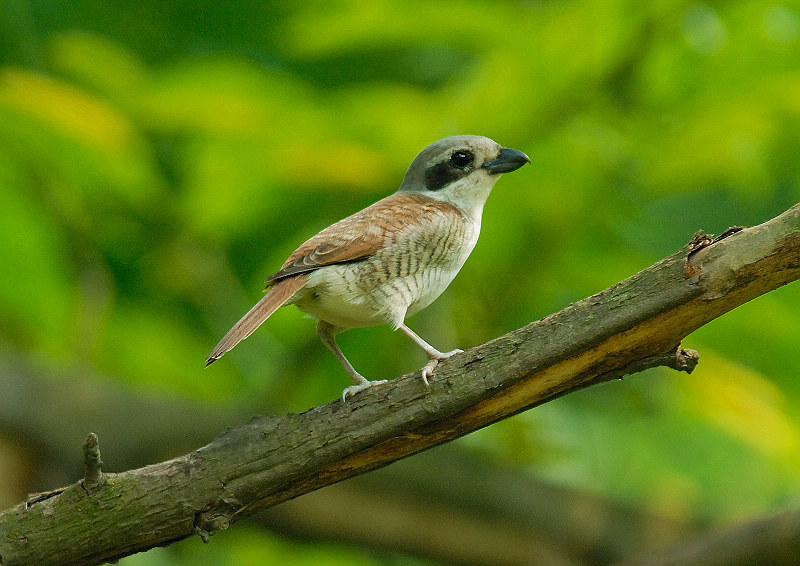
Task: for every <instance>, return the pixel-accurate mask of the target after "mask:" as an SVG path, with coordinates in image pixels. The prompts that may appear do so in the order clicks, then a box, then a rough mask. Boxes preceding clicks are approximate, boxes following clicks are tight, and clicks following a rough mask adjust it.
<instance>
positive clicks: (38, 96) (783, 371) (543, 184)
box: [0, 0, 800, 565]
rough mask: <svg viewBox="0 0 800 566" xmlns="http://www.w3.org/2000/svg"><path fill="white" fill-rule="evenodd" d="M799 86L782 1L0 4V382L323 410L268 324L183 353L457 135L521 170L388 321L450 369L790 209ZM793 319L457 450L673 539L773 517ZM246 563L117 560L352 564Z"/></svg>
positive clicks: (788, 463) (772, 304)
mask: <svg viewBox="0 0 800 566" xmlns="http://www.w3.org/2000/svg"><path fill="white" fill-rule="evenodd" d="M799 63H800V6H798V4H797V3H796V2H774V1H770V0H750V1H740V2H707V3H702V2H690V1H682V0H661V1H658V2H638V1H633V0H602V1H598V2H591V1H588V0H585V1H577V0H552V1H544V0H529V1H527V2H510V1H509V2H477V1H473V2H469V1H468V2H460V3H442V2H417V1H412V2H399V1H391V0H370V1H368V2H367V1H363V0H350V1H344V0H343V1H334V2H322V1H311V2H298V3H293V4H289V3H282V2H255V1H252V0H249V1H244V2H236V3H234V2H225V1H221V2H187V1H183V0H178V1H174V2H169V3H164V2H152V1H148V0H145V1H142V0H138V1H136V2H132V1H127V0H122V1H117V2H103V1H95V2H88V1H80V0H79V1H72V2H64V1H61V2H58V1H57V2H51V1H46V0H32V1H24V0H3V1H2V2H0V231H1V232H0V234H1V235H2V237H0V356H2V357H3V358H4V359H6V360H12V361H15V363H17V362H20V361H22V362H24V363H25V364H28V365H31V366H33V367H36V368H38V371H40V372H41V373H43V374H45V375H49V376H50V379H53V380H58V379H60V376H61V375H63V374H65V373H71V374H75V373H78V374H80V373H86V374H87V375H91V376H94V377H93V379H100V380H103V379H107V380H119V381H120V382H124V383H126V384H128V385H129V386H130V390H131V395H142V396H157V397H162V398H166V399H171V398H174V399H176V400H180V399H182V398H190V399H193V400H199V401H201V402H203V403H206V404H208V405H210V406H219V407H220V408H223V407H229V406H235V405H237V404H240V405H246V406H248V407H252V408H253V410H254V411H259V412H269V413H273V414H282V413H285V412H287V411H300V410H304V409H306V408H308V407H310V406H314V405H317V404H321V403H324V402H327V401H330V400H332V399H334V398H335V397H336V396H337V395H338V394H339V392H340V391H341V389H342V388H343V387H344V386H345V385H347V379H346V375H345V374H344V372H343V371H341V368H340V367H339V366H338V364H337V362H336V361H335V360H334V358H333V357H332V356H330V354H329V353H328V352H327V351H326V350H324V348H323V347H322V346H321V345H320V344H319V343H318V342H317V340H316V337H315V333H314V329H313V323H312V322H311V321H309V320H308V319H305V318H303V317H302V316H301V314H300V313H299V312H298V311H296V310H294V309H293V308H288V309H281V311H279V312H278V313H277V314H276V315H275V316H274V317H273V318H272V319H271V320H270V321H269V322H268V323H267V324H266V325H265V327H264V328H262V329H261V330H259V331H258V332H257V333H256V334H254V335H253V336H252V337H251V338H250V339H249V340H247V341H246V342H245V343H243V344H242V345H240V346H239V347H238V348H237V349H236V350H234V351H233V352H232V353H231V354H229V355H227V356H226V357H225V358H223V360H221V361H219V362H218V363H217V364H215V365H214V366H212V367H211V368H209V369H207V370H204V369H203V360H204V357H205V355H206V354H207V353H208V351H209V350H210V349H211V347H212V346H213V345H214V344H215V343H216V341H217V340H218V339H219V337H220V336H221V335H222V334H223V333H224V332H225V331H227V329H228V328H229V327H230V325H231V324H233V323H234V322H235V321H236V320H238V318H239V316H240V315H241V314H243V313H244V312H245V311H246V310H247V309H248V308H249V307H250V306H251V304H253V303H254V302H255V301H256V300H257V299H258V298H259V297H260V289H261V287H262V285H263V278H264V277H265V276H266V275H267V274H269V273H271V272H272V271H274V270H275V269H276V268H277V266H279V265H280V263H281V262H282V260H283V259H284V258H285V257H286V255H287V254H288V253H289V252H291V251H292V250H293V249H294V247H295V246H296V245H298V244H299V243H300V242H302V241H303V240H304V239H305V238H307V237H308V236H310V235H312V234H313V233H315V232H316V231H317V230H319V229H321V228H323V227H324V226H326V225H328V224H329V223H331V222H333V221H335V220H338V219H339V218H341V217H343V216H345V215H347V214H350V213H352V212H354V211H356V210H358V209H359V208H361V207H363V206H365V205H367V204H369V203H371V202H373V201H375V200H377V199H378V198H380V197H382V196H384V195H386V194H388V193H390V192H392V191H394V189H395V188H396V187H397V186H398V184H399V181H400V179H401V178H402V175H403V174H404V172H405V168H406V167H407V165H408V163H410V161H411V159H412V158H413V157H414V155H415V154H416V153H417V152H418V151H419V150H420V149H422V148H423V147H424V146H425V145H427V144H428V143H430V142H432V141H434V140H436V139H439V138H441V137H444V136H447V135H453V134H458V133H476V134H483V135H487V136H489V137H492V138H494V139H495V140H497V141H498V142H500V143H501V144H503V145H506V146H510V147H515V148H518V149H521V150H523V151H525V152H526V153H528V154H529V155H530V156H531V159H532V166H530V167H526V168H524V169H522V170H520V171H519V172H516V173H513V174H511V175H507V176H505V177H504V178H503V179H502V180H501V181H500V182H499V184H498V185H497V187H496V188H495V191H494V193H493V195H492V197H491V198H490V200H489V203H488V205H487V208H486V210H485V214H484V224H483V234H482V236H481V241H480V242H479V244H478V247H477V249H476V250H475V252H474V253H473V255H472V257H471V259H470V260H469V261H468V263H467V265H466V266H465V268H464V269H463V270H462V272H461V274H460V276H459V277H458V278H457V279H456V281H455V282H454V283H453V284H452V286H451V288H450V289H449V290H448V291H447V293H446V294H445V295H444V296H443V297H441V298H440V299H439V301H437V302H436V303H435V304H434V305H433V306H431V307H430V308H429V309H427V310H426V311H424V312H423V313H421V314H419V315H417V316H416V317H414V318H413V319H412V320H411V325H412V326H413V327H414V328H415V329H416V330H417V331H418V332H419V333H420V334H421V335H423V336H425V337H427V338H428V339H429V340H430V341H431V342H432V343H433V344H435V345H436V346H437V347H439V348H440V349H451V348H454V347H459V346H460V347H469V346H472V345H475V344H479V343H481V342H483V341H486V340H488V339H490V338H492V337H495V336H497V335H499V334H501V333H504V332H507V331H509V330H511V329H514V328H517V327H519V326H522V325H524V324H525V323H527V322H529V321H531V320H535V319H537V318H540V317H542V316H544V315H547V314H549V313H551V312H554V311H556V310H559V309H560V308H562V307H564V306H566V305H567V304H569V303H570V302H571V301H575V300H578V299H581V298H583V297H585V296H587V295H589V294H592V293H594V292H596V291H599V290H601V289H603V288H605V287H607V286H609V285H612V284H613V283H615V282H617V281H619V280H621V279H623V278H625V277H627V276H629V275H631V274H633V273H635V272H636V271H638V270H640V269H642V268H644V267H646V266H647V265H649V264H651V263H652V262H654V261H656V260H658V259H660V258H661V257H663V256H665V255H667V254H669V253H671V252H673V251H675V250H676V249H679V248H681V247H682V246H683V245H684V244H685V243H687V242H688V241H689V239H690V238H691V237H692V235H693V234H694V232H695V231H696V230H698V229H704V230H706V231H707V232H712V233H719V232H721V231H723V230H724V229H725V228H727V227H728V226H731V225H749V224H757V223H760V222H762V221H765V220H767V219H769V218H771V217H773V216H775V215H776V214H778V213H780V212H782V211H783V210H785V209H786V208H788V207H789V206H791V205H792V204H794V203H796V202H798V201H799V200H800V165H798V164H800V160H799V159H798V147H800V65H799ZM799 315H800V287H798V285H796V284H795V285H791V286H789V287H787V288H784V289H781V290H779V291H777V292H775V293H772V294H770V295H769V296H766V297H763V298H760V299H758V300H757V301H754V302H752V303H751V304H748V305H745V306H744V307H742V308H740V309H737V310H736V311H735V312H733V313H730V314H729V315H726V316H724V317H723V318H721V319H719V320H717V321H715V322H714V323H712V324H709V325H708V326H706V327H704V328H703V329H701V330H699V331H698V332H696V333H695V334H694V335H692V336H691V337H689V339H688V340H687V341H686V342H685V346H687V347H691V348H695V349H698V350H699V351H700V353H701V364H700V366H699V367H698V369H697V370H696V372H695V373H694V374H693V375H692V376H686V375H677V374H675V373H673V372H666V371H664V372H662V371H651V372H648V373H646V374H643V375H638V376H635V377H633V378H631V379H628V380H626V381H624V382H622V383H612V384H607V385H604V386H602V387H595V388H592V389H589V390H587V391H584V392H581V393H578V394H574V395H570V396H568V397H566V398H563V399H560V400H558V401H557V402H554V403H550V404H548V405H546V406H543V407H540V408H537V409H535V410H533V411H530V412H528V413H526V414H523V415H520V416H517V417H515V418H513V419H511V420H509V421H507V422H503V423H500V424H498V425H495V426H493V427H490V428H489V429H487V430H484V431H481V432H479V433H477V434H474V435H472V436H470V437H469V438H466V439H464V440H463V441H461V445H462V447H463V448H464V449H466V450H472V451H475V452H478V453H481V454H484V455H485V456H486V457H487V458H493V459H495V460H496V461H497V462H498V463H504V464H506V465H514V466H520V467H523V468H524V469H526V470H528V471H529V473H531V474H534V475H537V476H539V477H544V478H549V479H550V480H551V481H553V482H556V483H559V484H563V485H567V486H574V487H579V488H581V489H586V490H589V491H594V492H597V493H600V494H604V495H606V496H608V497H610V498H613V499H619V500H623V501H628V502H632V503H634V504H635V505H637V506H640V507H643V508H647V509H650V510H653V511H654V512H657V513H662V514H665V515H668V516H671V517H676V518H679V519H682V520H688V521H704V522H709V523H718V522H723V521H728V520H733V519H737V518H741V517H746V516H750V515H753V514H758V513H762V512H766V511H768V510H774V509H780V508H784V507H788V506H791V505H792V503H793V502H794V503H796V501H797V495H798V493H800V414H799V413H798V409H797V406H798V400H800V381H798V379H797V378H798V366H799V365H800V325H799V324H798V316H799ZM340 343H341V344H342V347H343V349H344V351H345V352H346V353H347V354H348V356H349V357H350V359H351V360H352V361H353V363H354V365H355V366H356V367H357V368H359V369H360V370H361V371H362V373H364V374H365V375H366V376H368V377H370V378H374V379H377V378H390V377H393V376H395V375H399V374H401V373H404V372H407V371H412V370H414V369H416V368H417V367H419V366H421V365H422V362H423V357H422V354H421V353H420V352H419V351H418V350H417V349H416V348H415V347H414V346H413V345H412V344H411V343H410V342H409V341H408V340H407V339H406V338H405V337H403V336H401V335H399V334H394V333H392V332H391V331H390V330H389V329H387V328H376V329H366V330H355V331H351V332H349V333H347V334H344V335H343V336H342V337H341V341H340ZM97 376H102V377H97ZM2 387H3V386H2V377H0V395H2V394H3V393H2ZM75 410H76V411H82V410H87V409H86V408H82V407H76V408H75ZM142 418H146V416H145V415H143V416H142ZM230 424H231V425H234V424H237V423H235V422H232V423H230ZM1 426H2V415H0V427H1ZM131 427H132V428H133V429H134V430H135V428H136V423H131ZM87 432H88V431H87ZM0 433H2V428H0ZM81 440H82V439H76V440H75V443H76V446H78V445H79V443H80V442H81ZM101 440H102V439H101ZM205 440H208V439H205ZM2 459H3V456H0V460H2ZM106 459H109V458H106ZM143 463H145V462H143ZM112 469H113V468H112ZM53 487H56V486H54V485H48V486H30V485H19V486H14V488H13V489H12V490H11V495H8V494H5V495H6V496H7V497H9V498H10V499H9V500H8V501H7V502H6V503H7V504H11V503H13V502H14V501H15V500H16V499H20V498H21V497H22V495H21V494H23V495H24V493H25V490H29V489H37V488H38V489H48V488H53ZM15 490H16V491H15ZM265 536H267V535H264V534H259V533H256V532H250V531H249V530H247V529H244V528H243V529H242V530H241V531H240V532H237V533H235V534H231V535H230V537H229V538H228V539H226V541H222V540H220V541H216V540H215V544H214V545H211V547H201V546H199V545H186V544H184V545H183V546H180V545H179V548H178V549H177V550H176V549H171V550H159V551H154V552H151V553H147V554H145V555H142V556H138V557H132V558H130V559H126V560H123V561H122V564H126V565H135V564H164V565H172V564H190V563H191V564H193V563H196V562H195V561H196V560H198V559H201V560H202V558H198V557H199V556H202V555H203V554H202V553H205V552H210V553H213V556H214V557H215V558H214V560H216V563H219V564H250V563H253V564H255V563H265V561H267V563H268V562H269V561H270V560H273V559H274V560H285V559H286V557H287V556H295V555H296V554H292V553H298V552H300V553H312V552H319V556H317V555H315V558H314V560H315V561H316V562H317V563H325V562H324V561H325V560H331V561H334V560H335V561H337V562H331V563H340V564H362V563H364V564H366V563H373V562H372V560H373V559H371V558H369V557H368V556H366V555H360V554H358V553H357V552H355V553H353V552H354V551H351V550H348V551H347V552H345V553H342V552H338V551H330V552H326V551H317V550H311V549H305V550H299V549H298V548H294V547H292V548H287V547H286V545H285V543H283V542H279V541H277V540H273V539H272V538H267V539H266V540H263V537H265ZM218 538H221V537H218ZM237 548H238V549H239V550H238V551H237ZM242 549H245V550H242ZM237 552H238V554H237ZM209 556H211V555H209ZM334 557H335V558H334ZM348 557H349V558H348ZM375 560H377V559H375Z"/></svg>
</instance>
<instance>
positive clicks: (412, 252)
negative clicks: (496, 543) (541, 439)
mask: <svg viewBox="0 0 800 566" xmlns="http://www.w3.org/2000/svg"><path fill="white" fill-rule="evenodd" d="M529 162H530V159H528V156H527V155H525V154H524V153H522V152H521V151H517V150H516V149H509V148H505V147H501V146H500V145H499V144H497V143H496V142H494V141H492V140H490V139H489V138H485V137H482V136H453V137H449V138H444V139H442V140H439V141H437V142H435V143H433V144H431V145H429V146H428V147H426V148H425V149H423V150H422V151H421V152H420V153H419V155H417V157H416V158H415V159H414V161H412V162H411V166H410V167H409V168H408V172H407V173H406V176H405V178H404V179H403V182H402V184H401V185H400V188H399V189H398V190H397V192H395V193H394V194H392V195H390V196H387V197H385V198H383V199H381V200H379V201H378V202H376V203H375V204H373V205H371V206H368V207H367V208H365V209H364V210H361V211H359V212H356V213H355V214H353V215H352V216H348V217H347V218H345V219H344V220H340V221H339V222H337V223H335V224H333V225H331V226H328V227H327V228H325V229H324V230H322V231H321V232H320V233H318V234H317V235H316V236H313V237H312V238H310V239H309V240H307V241H306V242H305V243H304V244H303V245H301V246H300V247H299V248H297V249H296V250H295V251H294V253H292V254H291V255H290V256H289V258H288V259H287V260H286V261H285V262H284V264H283V265H282V266H281V269H280V270H278V271H276V272H275V273H273V274H272V275H270V276H269V277H267V279H266V281H267V288H266V291H267V294H266V295H265V296H264V298H262V299H261V300H260V301H259V302H258V303H256V305H255V306H254V307H253V308H252V309H250V311H249V312H248V313H247V314H245V315H244V316H243V317H242V319H241V320H240V321H239V322H237V323H236V324H235V325H234V326H233V328H231V329H230V330H229V331H228V333H227V334H226V335H225V336H224V337H223V338H222V340H220V342H219V344H217V345H216V347H215V348H214V349H213V350H212V351H211V353H210V354H209V355H208V358H207V360H206V362H207V363H206V366H208V365H210V364H211V363H213V362H214V361H215V360H217V359H219V358H220V357H221V356H222V355H223V354H225V352H227V351H229V350H230V349H232V348H233V347H234V346H236V344H238V343H239V342H240V341H242V340H244V339H245V338H247V337H248V336H250V334H252V333H253V331H254V330H255V329H256V328H258V327H259V326H260V325H261V323H263V322H264V321H265V320H267V318H269V316H270V315H271V314H272V313H273V312H275V310H276V309H277V308H278V307H280V306H283V305H291V304H294V305H297V307H298V308H299V309H300V310H301V311H304V312H306V313H308V314H310V315H311V316H312V317H314V318H315V319H316V320H317V335H318V336H319V339H320V340H321V341H322V343H323V344H325V346H327V347H328V349H330V351H331V352H333V355H334V356H336V358H337V359H338V360H339V362H341V364H342V366H344V369H345V370H346V371H347V373H348V374H349V375H350V378H351V379H352V380H353V385H351V386H350V387H347V388H345V390H344V391H343V392H342V399H343V400H344V399H346V398H347V396H348V395H353V394H355V393H357V392H359V391H361V390H363V389H366V388H368V387H371V386H373V385H376V384H379V383H384V382H385V380H382V381H369V380H367V379H366V378H365V377H364V376H362V375H361V374H360V373H358V372H357V371H356V370H355V369H354V368H353V366H352V365H351V364H350V362H349V361H348V360H347V358H346V357H345V356H344V354H343V353H342V351H341V350H340V349H339V346H338V345H337V344H336V340H335V338H334V337H335V336H336V334H338V333H340V332H342V331H344V330H348V329H350V328H363V327H367V326H376V325H379V324H389V325H391V326H392V328H394V329H398V328H399V329H400V330H402V331H403V332H405V333H406V334H407V335H408V336H409V337H410V338H411V339H412V340H413V341H414V342H416V343H417V344H418V345H419V346H420V347H421V348H422V349H423V350H424V351H425V354H427V356H428V363H427V364H426V365H425V367H423V368H422V379H423V381H424V382H425V383H426V384H427V383H428V377H430V376H431V374H432V372H433V370H434V368H435V367H436V365H437V364H438V363H439V361H440V360H444V359H446V358H449V357H450V356H452V355H454V354H457V353H459V352H461V350H453V351H451V352H440V351H439V350H437V349H436V348H434V347H433V346H431V345H430V344H428V343H427V342H426V341H425V340H423V339H422V338H420V337H419V336H417V334H416V333H415V332H414V331H413V330H411V329H410V328H409V327H408V326H406V324H405V319H406V317H407V316H411V315H412V314H414V313H416V312H419V311H420V310H422V309H423V308H425V307H427V306H428V305H429V304H431V303H432V302H433V301H434V300H435V299H436V298H437V297H438V296H439V295H441V294H442V292H443V291H444V290H445V289H446V288H447V286H448V285H449V284H450V282H451V281H452V280H453V278H454V277H455V276H456V274H457V273H458V271H459V269H461V266H462V265H464V262H465V261H466V260H467V257H468V256H469V254H470V252H471V251H472V248H474V247H475V243H476V242H477V241H478V234H479V232H480V228H481V213H482V212H483V205H484V203H485V202H486V199H487V198H488V196H489V193H490V192H491V190H492V187H493V186H494V184H495V183H496V182H497V180H498V179H499V178H500V174H501V173H508V172H510V171H514V170H516V169H519V168H520V167H522V166H523V165H525V164H526V163H529Z"/></svg>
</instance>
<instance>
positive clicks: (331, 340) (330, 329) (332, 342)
mask: <svg viewBox="0 0 800 566" xmlns="http://www.w3.org/2000/svg"><path fill="white" fill-rule="evenodd" d="M335 335H336V327H335V326H333V325H332V324H330V323H328V322H325V321H324V320H320V321H319V322H318V323H317V336H319V340H320V342H322V343H323V344H325V346H326V347H327V348H328V349H329V350H330V351H331V352H332V353H333V355H334V356H336V359H337V360H339V363H340V364H342V366H343V367H344V370H345V371H346V372H347V374H348V375H349V376H350V379H352V380H353V383H354V385H351V386H350V387H345V388H344V391H342V401H346V400H347V396H348V395H355V394H356V393H358V392H359V391H363V390H364V389H368V388H369V387H372V386H373V385H378V384H380V383H386V380H385V379H381V380H378V381H370V380H368V379H367V378H366V377H364V376H363V375H361V374H360V373H358V372H357V371H356V369H355V368H354V367H353V365H352V364H351V363H350V362H349V361H348V360H347V358H346V357H345V356H344V354H343V353H342V350H341V349H340V348H339V345H338V344H337V343H336V338H335Z"/></svg>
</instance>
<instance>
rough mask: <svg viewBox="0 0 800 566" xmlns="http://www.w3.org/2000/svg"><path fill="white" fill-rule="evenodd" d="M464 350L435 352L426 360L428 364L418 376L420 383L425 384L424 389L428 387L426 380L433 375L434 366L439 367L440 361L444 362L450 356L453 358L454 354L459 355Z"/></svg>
mask: <svg viewBox="0 0 800 566" xmlns="http://www.w3.org/2000/svg"><path fill="white" fill-rule="evenodd" d="M463 351H464V350H459V349H458V348H456V349H455V350H450V351H449V352H436V354H435V355H434V356H432V357H430V358H428V363H427V364H425V366H424V367H423V368H422V371H421V372H420V375H421V377H422V382H423V383H424V384H425V387H430V384H429V383H428V378H429V377H430V376H432V375H433V370H434V369H436V366H438V365H439V362H441V361H442V360H446V359H447V358H449V357H450V356H455V355H456V354H460V353H461V352H463Z"/></svg>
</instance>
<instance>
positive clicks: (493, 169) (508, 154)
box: [482, 147, 531, 175]
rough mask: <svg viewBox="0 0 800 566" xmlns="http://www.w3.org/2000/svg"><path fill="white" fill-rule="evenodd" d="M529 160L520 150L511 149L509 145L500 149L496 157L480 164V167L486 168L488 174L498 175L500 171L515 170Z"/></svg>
mask: <svg viewBox="0 0 800 566" xmlns="http://www.w3.org/2000/svg"><path fill="white" fill-rule="evenodd" d="M530 162H531V160H530V158H529V157H528V156H527V155H525V154H524V153H522V152H521V151H518V150H516V149H511V148H510V147H504V148H503V149H501V150H500V155H498V156H497V158H495V159H492V160H491V161H487V162H486V163H484V164H483V165H482V168H483V169H486V171H488V172H489V174H490V175H498V174H500V173H509V172H511V171H516V170H517V169H519V168H520V167H522V166H523V165H525V164H526V163H530Z"/></svg>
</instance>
